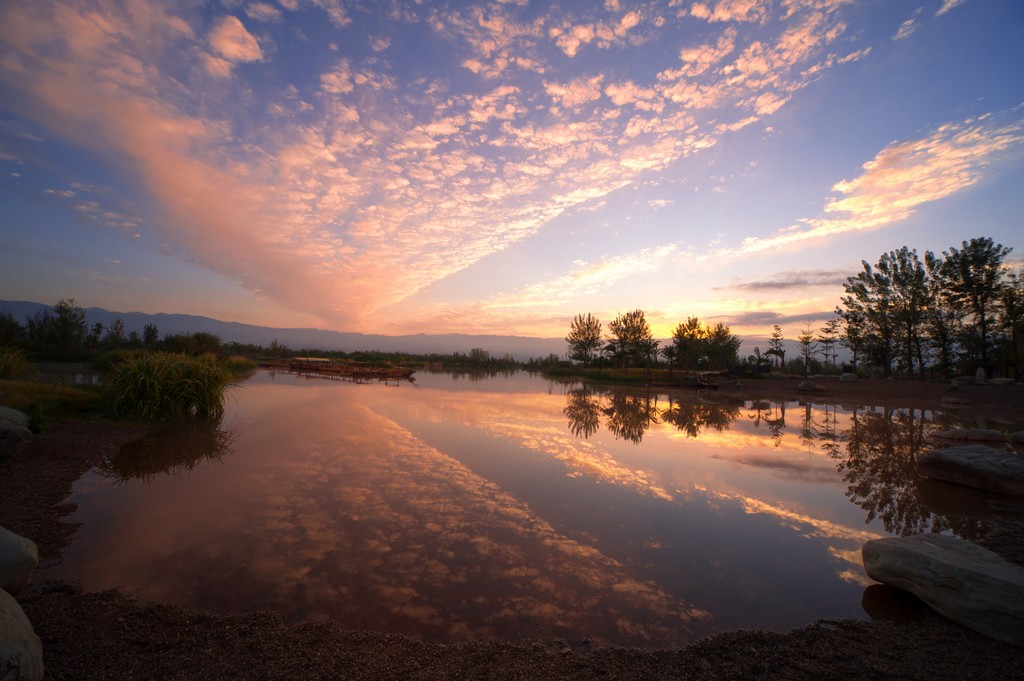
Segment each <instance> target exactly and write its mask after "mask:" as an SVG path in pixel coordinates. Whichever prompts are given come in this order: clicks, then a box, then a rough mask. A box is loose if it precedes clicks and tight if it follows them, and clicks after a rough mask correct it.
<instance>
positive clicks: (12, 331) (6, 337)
mask: <svg viewBox="0 0 1024 681" xmlns="http://www.w3.org/2000/svg"><path fill="white" fill-rule="evenodd" d="M20 336H21V324H19V323H18V322H17V320H16V319H15V318H14V315H13V314H11V313H10V312H4V313H2V314H0V347H4V346H9V345H14V343H15V342H16V341H17V340H18V338H19V337H20Z"/></svg>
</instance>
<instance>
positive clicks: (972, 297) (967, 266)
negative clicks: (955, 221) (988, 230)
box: [941, 237, 1013, 371]
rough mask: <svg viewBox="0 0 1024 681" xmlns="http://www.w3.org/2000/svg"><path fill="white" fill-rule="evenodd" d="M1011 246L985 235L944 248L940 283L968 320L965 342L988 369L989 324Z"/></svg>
mask: <svg viewBox="0 0 1024 681" xmlns="http://www.w3.org/2000/svg"><path fill="white" fill-rule="evenodd" d="M1012 250H1013V249H1011V248H1008V247H1006V246H1003V245H1002V244H997V243H994V242H993V241H992V239H990V238H988V237H981V238H977V239H971V240H970V241H964V242H962V243H961V247H960V248H959V249H957V248H950V249H949V250H948V251H943V252H942V255H943V256H944V258H945V261H944V263H943V266H942V270H941V275H942V283H943V287H944V288H945V290H946V292H947V294H948V296H949V300H950V302H951V303H952V304H953V305H954V306H956V307H958V308H959V309H960V310H961V311H962V312H963V313H964V314H965V316H966V318H967V319H969V320H970V321H969V323H967V324H965V327H964V328H965V330H966V332H967V333H966V336H965V341H966V344H967V345H968V347H969V348H970V349H971V350H972V351H973V352H974V353H976V356H977V357H978V359H979V360H980V363H981V366H982V367H984V368H985V370H986V371H990V367H989V352H990V350H991V347H992V339H991V327H992V322H993V319H994V316H995V307H996V305H997V303H998V301H999V299H1000V295H1001V293H1002V290H1003V288H1004V286H1005V282H1004V272H1003V261H1004V260H1005V259H1006V256H1007V255H1009V254H1010V251H1012Z"/></svg>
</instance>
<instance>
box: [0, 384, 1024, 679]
mask: <svg viewBox="0 0 1024 681" xmlns="http://www.w3.org/2000/svg"><path fill="white" fill-rule="evenodd" d="M778 380H780V381H787V382H789V383H791V384H792V385H786V386H780V385H772V384H773V383H775V381H774V380H771V381H765V382H764V383H762V382H761V381H757V382H756V383H755V382H753V381H751V382H744V385H743V386H742V387H741V388H736V387H735V386H728V387H727V386H725V385H723V387H722V390H720V391H719V393H718V394H719V395H720V396H721V397H723V398H726V399H757V398H762V397H763V396H764V395H765V394H766V393H767V392H774V398H775V399H778V398H785V399H790V398H792V399H811V400H812V401H819V400H821V401H842V402H845V401H846V400H850V401H852V402H861V403H863V404H871V403H873V402H882V403H891V404H893V405H895V404H896V402H897V401H899V400H904V402H903V403H902V406H907V403H906V401H905V397H901V396H900V395H899V393H902V392H904V389H906V390H910V391H912V392H913V393H914V394H915V396H916V397H915V399H914V400H913V401H912V403H911V404H912V406H914V407H915V408H923V409H924V408H927V409H938V408H941V398H942V397H943V396H944V395H956V396H958V397H962V398H965V399H969V400H971V401H972V403H974V405H976V406H977V409H979V410H980V411H979V413H984V414H985V415H986V416H988V417H1003V418H1013V419H1015V420H1018V419H1022V418H1024V405H1022V404H1021V402H1020V400H1018V399H1016V397H1017V396H1018V395H1020V394H1022V389H1021V387H1020V386H961V387H960V388H959V389H958V390H957V391H956V392H955V393H950V392H948V391H946V388H947V386H948V384H932V385H929V384H927V383H924V384H922V383H920V382H916V381H915V382H911V381H893V382H890V381H886V382H882V381H867V380H866V381H862V382H861V383H860V384H858V383H853V384H838V383H835V385H832V384H828V386H827V391H825V392H820V393H812V394H803V393H799V392H797V389H796V384H797V383H798V381H793V380H792V379H778ZM854 386H856V389H855V390H843V391H842V394H841V395H840V394H837V393H840V390H839V389H841V388H847V387H851V388H852V387H854ZM780 388H784V390H782V392H779V390H780ZM985 391H988V392H987V393H986V392H985ZM996 391H999V392H996ZM871 393H875V395H874V399H871V398H870V394H871ZM879 393H881V394H879ZM865 395H867V396H869V397H868V399H866V400H865V399H864V396H865ZM882 403H879V404H873V406H885V404H882ZM147 430H148V428H147V427H146V426H141V425H136V424H125V423H118V422H111V421H95V420H94V421H89V420H73V419H65V420H59V421H55V422H54V423H53V424H52V425H51V427H50V429H49V430H48V431H47V432H45V433H43V434H41V435H39V436H36V437H35V438H34V439H33V440H32V442H31V443H30V444H29V445H28V446H27V447H26V448H24V449H23V450H22V451H21V452H19V453H17V454H14V455H13V456H12V457H10V458H9V459H8V460H7V461H6V463H4V464H2V465H0V489H3V490H4V494H3V495H0V524H3V525H4V526H5V527H7V528H8V529H10V530H11V531H13V532H16V533H18V534H21V535H23V536H26V537H29V538H30V539H32V540H33V541H35V542H36V543H37V545H38V546H39V550H40V559H41V565H47V564H52V563H53V562H55V561H59V560H60V559H61V555H62V551H63V549H64V547H65V546H66V545H67V543H68V542H69V541H70V539H71V537H72V536H73V534H74V532H75V527H74V525H71V524H69V523H67V522H65V521H64V517H65V516H66V515H67V514H68V513H70V512H71V511H72V510H73V506H69V505H61V504H63V502H64V500H65V499H67V497H68V496H69V494H70V492H71V486H72V484H73V483H74V482H75V480H77V479H78V478H79V477H80V476H81V475H82V474H84V473H85V472H86V471H87V470H89V468H91V467H92V466H93V465H95V464H96V463H97V462H98V461H99V460H100V459H102V457H103V456H105V455H106V454H109V453H112V452H114V451H116V449H117V448H118V447H119V446H120V445H121V444H123V443H125V442H127V441H130V440H132V439H135V438H137V437H139V436H141V435H142V434H143V433H145V432H146V431H147ZM1018 529H1019V526H1018ZM1014 534H1015V536H1014V537H1011V538H1009V539H1010V541H1009V542H1008V543H1009V544H1010V545H1013V544H1019V543H1020V541H1021V537H1020V534H1021V533H1019V532H1015V533H1014ZM989 548H993V549H998V548H999V547H998V546H989ZM1010 548H1012V546H1011V547H1010ZM1004 553H1008V554H1013V553H1015V551H1012V550H1011V551H1008V552H1004ZM1007 557H1011V556H1010V555H1008V556H1007ZM18 601H19V603H21V605H22V608H23V609H24V610H25V612H26V614H27V615H28V617H29V619H30V621H31V622H32V624H33V627H34V628H35V631H36V633H37V634H38V635H39V637H40V638H41V639H42V641H43V650H44V660H45V664H46V670H47V671H46V678H48V679H69V678H90V679H149V678H152V679H156V678H161V679H193V678H195V679H198V678H246V679H248V678H252V679H257V678H268V679H269V678H310V679H315V678H432V679H433V678H692V679H705V678H706V679H712V678H737V677H758V678H780V679H782V678H786V679H791V678H807V679H811V678H814V679H822V678H826V679H827V678H843V679H859V678H864V679H868V678H880V677H882V678H889V677H900V678H908V679H928V680H929V681H934V680H936V679H963V678H973V677H977V678H986V679H991V678H1010V677H1012V676H1014V675H1016V674H1019V673H1020V670H1019V666H1018V664H1016V662H1017V660H1018V659H1019V658H1020V651H1019V650H1018V649H1015V648H1013V647H1011V646H1008V645H1006V644H1002V643H998V642H996V641H992V640H990V639H987V638H984V637H982V636H981V635H979V634H976V633H974V632H972V631H970V630H967V629H965V628H963V627H960V626H958V625H955V624H952V623H951V622H948V621H947V620H945V619H943V618H941V617H939V616H938V615H935V614H933V613H932V612H931V611H929V610H927V609H926V608H924V607H923V606H919V607H917V608H916V609H912V610H913V612H912V613H911V618H912V619H911V620H910V621H904V622H896V621H885V620H873V621H865V620H841V621H819V622H816V623H813V624H810V625H808V626H806V627H802V628H800V629H796V630H793V631H791V632H789V633H786V634H778V633H771V632H765V631H734V632H727V633H721V634H716V635H713V636H711V637H709V638H706V639H703V640H700V641H698V642H696V643H693V644H691V645H688V646H686V647H683V648H679V649H673V650H648V649H628V648H619V647H614V646H608V647H599V648H594V649H592V650H589V651H586V652H578V651H574V646H573V645H571V644H570V642H567V641H562V640H554V641H543V642H527V643H512V642H503V641H474V642H471V643H458V644H455V643H453V644H433V643H424V642H422V641H419V640H416V639H413V638H408V637H404V636H399V635H392V634H387V633H375V632H366V631H357V630H350V629H346V628H344V627H343V626H342V625H341V624H338V623H301V624H296V625H292V626H288V627H286V626H284V625H283V624H282V623H281V621H280V619H279V618H278V617H277V616H276V615H273V614H270V613H253V614H247V615H228V616H222V615H214V614H210V613H204V612H197V611H192V610H187V609H183V608H177V607H174V606H165V605H154V604H148V603H144V602H141V601H139V600H138V599H136V598H135V597H133V596H131V595H129V594H124V593H121V592H118V591H107V592H101V593H83V592H82V591H81V590H80V589H78V588H77V587H76V586H74V585H68V584H63V583H53V582H51V583H46V584H34V585H32V586H31V587H29V589H28V590H27V591H26V592H25V593H23V594H21V595H20V596H19V598H18Z"/></svg>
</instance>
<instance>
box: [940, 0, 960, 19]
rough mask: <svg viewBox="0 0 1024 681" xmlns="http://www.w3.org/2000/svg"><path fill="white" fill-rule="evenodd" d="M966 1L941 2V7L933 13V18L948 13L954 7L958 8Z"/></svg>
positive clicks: (949, 0) (950, 0) (945, 0)
mask: <svg viewBox="0 0 1024 681" xmlns="http://www.w3.org/2000/svg"><path fill="white" fill-rule="evenodd" d="M966 1H967V0H942V6H941V7H939V9H938V10H936V12H935V16H937V17H941V16H942V15H943V14H945V13H946V12H948V11H950V10H951V9H953V8H954V7H959V6H960V5H962V4H964V2H966Z"/></svg>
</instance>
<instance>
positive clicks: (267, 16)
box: [245, 2, 281, 22]
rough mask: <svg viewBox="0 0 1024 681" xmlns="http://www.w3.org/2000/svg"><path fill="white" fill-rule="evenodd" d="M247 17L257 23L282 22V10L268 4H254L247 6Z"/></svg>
mask: <svg viewBox="0 0 1024 681" xmlns="http://www.w3.org/2000/svg"><path fill="white" fill-rule="evenodd" d="M245 15H246V16H247V17H249V18H250V19H255V20H256V21H268V22H278V21H281V10H279V9H278V8H276V7H274V6H273V5H271V4H270V3H267V2H253V3H250V4H248V5H246V6H245Z"/></svg>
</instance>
